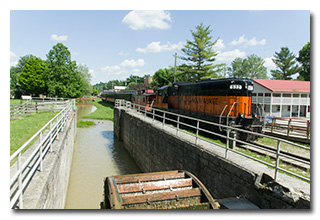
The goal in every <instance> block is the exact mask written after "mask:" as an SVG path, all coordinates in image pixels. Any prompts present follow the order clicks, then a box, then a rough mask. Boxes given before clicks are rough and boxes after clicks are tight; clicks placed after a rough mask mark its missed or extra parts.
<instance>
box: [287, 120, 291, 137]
mask: <svg viewBox="0 0 320 220" xmlns="http://www.w3.org/2000/svg"><path fill="white" fill-rule="evenodd" d="M291 120H292V119H291V118H290V119H289V121H288V131H287V136H289V134H290V129H291Z"/></svg>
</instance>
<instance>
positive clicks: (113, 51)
mask: <svg viewBox="0 0 320 220" xmlns="http://www.w3.org/2000/svg"><path fill="white" fill-rule="evenodd" d="M201 22H202V23H203V24H204V25H210V26H211V29H212V30H213V31H212V33H211V36H212V37H213V39H214V40H216V39H219V40H218V42H217V44H216V47H215V49H216V50H217V51H219V54H218V56H217V61H216V63H226V64H230V63H231V61H232V60H233V59H234V58H236V57H242V58H244V57H246V56H248V55H250V54H253V53H254V54H256V55H258V56H260V57H262V58H263V59H265V61H266V63H265V66H266V67H267V68H268V70H270V69H274V68H275V66H274V65H273V63H272V61H271V57H272V56H273V55H274V53H275V52H276V51H277V52H278V51H280V48H281V47H284V46H287V47H289V49H290V50H291V51H292V52H293V53H294V54H298V52H299V50H300V49H301V48H302V47H303V46H304V45H305V44H306V43H307V42H308V41H310V11H309V10H277V11H273V10H271V11H270V10H267V11H265V10H241V11H237V10H231V11H228V10H164V11H163V10H155V11H142V10H137V11H130V10H103V11H97V10H93V11H85V10H78V11H77V10H71V11H69V10H55V11H48V10H46V11H43V10H36V11H34V10H11V11H10V65H15V64H16V62H17V60H18V59H19V57H21V56H24V55H26V54H33V55H35V56H38V57H40V58H42V59H46V54H47V53H48V52H49V50H50V49H52V47H53V46H54V45H55V44H57V43H58V42H62V43H63V44H64V45H66V46H67V47H68V49H69V50H70V52H71V53H72V60H75V61H77V63H78V64H85V65H87V66H88V68H89V69H90V72H91V74H92V80H91V83H92V84H95V83H98V82H100V81H102V82H107V81H109V80H113V79H119V80H124V79H125V78H127V77H128V76H129V75H130V74H135V75H140V76H143V75H145V74H150V75H153V74H154V72H156V71H157V70H158V69H160V68H168V67H169V66H173V64H174V57H173V55H174V53H175V52H177V53H178V55H182V53H181V51H180V49H181V47H182V46H183V45H185V44H186V40H192V36H191V32H190V30H194V29H195V26H197V25H199V24H200V23H201ZM182 63H183V61H182V60H178V65H179V64H182Z"/></svg>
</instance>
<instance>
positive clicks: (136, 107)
mask: <svg viewBox="0 0 320 220" xmlns="http://www.w3.org/2000/svg"><path fill="white" fill-rule="evenodd" d="M129 103H130V104H129ZM116 106H118V107H125V108H127V109H134V110H136V111H138V112H141V113H143V114H144V116H145V117H146V115H147V114H148V115H150V116H152V120H154V118H155V117H158V118H161V122H162V128H164V124H165V121H170V122H174V123H176V124H177V125H176V128H175V129H176V135H178V134H179V132H184V133H186V134H189V135H191V136H194V137H195V144H197V143H198V139H201V140H203V141H206V142H210V143H213V144H214V145H215V146H217V147H221V148H224V149H225V150H226V153H225V156H226V158H227V155H228V151H232V152H234V153H236V154H239V155H242V156H245V157H247V158H250V159H253V160H255V161H258V162H260V163H263V164H265V165H268V166H269V167H272V168H274V169H275V173H274V179H275V180H276V179H277V174H278V172H279V171H282V172H285V173H287V174H290V175H293V176H295V177H298V178H300V179H303V180H305V181H308V182H310V178H306V177H304V176H301V175H299V174H295V173H292V172H291V171H289V170H288V169H283V168H281V167H280V163H279V160H280V159H284V158H288V159H291V160H294V161H296V162H300V163H303V164H305V165H307V166H308V167H309V168H308V169H310V162H307V161H304V160H301V159H300V158H298V157H295V156H289V155H286V154H284V153H283V152H282V151H281V149H280V146H281V143H287V144H290V145H292V146H294V147H298V148H301V149H304V150H307V151H309V153H308V154H309V155H310V148H308V147H304V146H302V145H299V144H296V143H293V142H291V141H288V140H285V139H282V138H278V137H273V136H269V135H266V134H262V133H257V132H253V131H249V130H244V129H240V128H236V127H232V126H228V125H223V124H219V123H215V122H209V121H205V120H202V119H196V118H192V117H189V116H185V115H181V114H177V113H173V112H168V111H164V110H160V109H155V108H152V110H151V111H147V110H146V108H141V107H143V106H141V105H138V104H135V103H131V102H127V104H121V102H120V100H116ZM159 113H161V114H159ZM168 115H171V117H166V116H168ZM172 116H176V117H177V120H175V119H173V117H172ZM181 118H186V119H191V120H193V121H195V122H197V126H192V125H190V124H186V123H183V122H181ZM200 122H201V123H205V124H209V125H214V126H218V127H222V128H225V129H226V130H227V134H226V135H225V134H221V133H216V132H213V131H209V130H206V129H203V128H201V127H200V126H199V123H200ZM171 125H172V123H171ZM180 125H184V126H188V127H189V128H192V129H195V130H196V134H192V133H189V132H186V131H184V130H182V129H180V128H179V126H180ZM199 131H201V132H206V133H208V134H213V135H217V136H219V137H223V138H226V142H227V143H228V142H229V141H233V142H239V143H241V144H245V145H248V146H251V147H254V148H257V149H260V150H261V149H263V150H264V151H266V152H269V153H272V154H274V155H275V158H276V164H275V165H273V164H271V163H267V162H265V161H263V160H260V159H257V158H254V157H251V156H249V155H247V154H244V153H241V152H239V151H236V150H234V149H232V148H228V147H226V146H223V145H220V144H217V143H214V142H212V141H210V140H208V139H205V138H202V137H200V136H199V135H198V134H199ZM231 131H238V132H243V133H247V134H252V135H256V136H258V137H265V138H269V139H272V140H275V141H277V149H275V151H272V150H268V149H265V148H262V147H261V146H258V145H256V144H254V143H251V142H250V143H248V142H246V141H243V140H239V139H236V138H235V137H233V136H229V133H230V132H231ZM227 146H228V144H227Z"/></svg>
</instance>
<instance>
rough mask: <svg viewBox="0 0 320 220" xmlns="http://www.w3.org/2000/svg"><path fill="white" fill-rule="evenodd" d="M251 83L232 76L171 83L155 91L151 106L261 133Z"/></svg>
mask: <svg viewBox="0 0 320 220" xmlns="http://www.w3.org/2000/svg"><path fill="white" fill-rule="evenodd" d="M253 86H254V85H253V81H252V80H250V79H236V78H224V79H204V80H201V81H199V82H196V83H185V82H175V83H173V84H172V85H169V86H164V87H161V88H159V89H158V90H157V91H156V100H155V102H154V104H153V107H155V108H160V109H165V110H168V111H172V112H175V113H179V114H184V115H188V116H192V117H197V118H200V119H203V120H207V121H212V122H216V123H219V124H224V125H231V126H234V127H238V128H243V129H247V130H251V131H255V132H261V131H262V124H263V122H262V120H261V119H260V117H257V115H256V114H255V113H253V112H252V109H251V96H252V91H253ZM215 129H216V130H220V131H221V128H218V127H216V128H215ZM244 135H245V134H244V133H242V134H239V136H240V138H241V139H246V140H247V139H252V137H248V135H245V136H244Z"/></svg>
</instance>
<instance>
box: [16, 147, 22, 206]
mask: <svg viewBox="0 0 320 220" xmlns="http://www.w3.org/2000/svg"><path fill="white" fill-rule="evenodd" d="M17 169H18V170H19V176H18V190H19V194H20V195H19V208H20V209H23V189H22V170H20V169H21V152H20V153H19V154H18V161H17Z"/></svg>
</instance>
